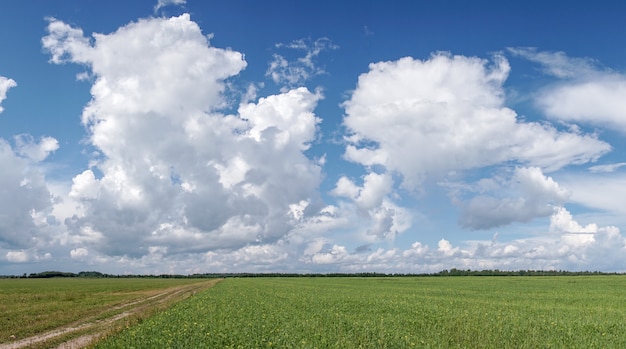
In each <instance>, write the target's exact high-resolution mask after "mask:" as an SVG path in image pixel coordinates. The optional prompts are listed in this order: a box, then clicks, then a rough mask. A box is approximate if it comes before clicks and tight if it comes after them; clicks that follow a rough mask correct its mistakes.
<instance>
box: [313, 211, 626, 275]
mask: <svg viewBox="0 0 626 349" xmlns="http://www.w3.org/2000/svg"><path fill="white" fill-rule="evenodd" d="M550 227H551V228H550V232H549V233H547V234H546V235H545V236H541V237H531V238H526V239H520V240H513V241H508V242H498V241H496V239H495V237H494V239H493V240H491V241H467V242H466V243H464V244H462V245H458V246H454V245H453V244H452V243H451V242H450V241H449V240H446V239H441V240H439V242H438V243H437V246H434V247H431V246H428V245H425V244H423V243H421V242H415V243H413V244H412V245H411V247H410V248H407V249H400V248H391V249H385V248H378V249H376V250H375V251H372V252H368V253H358V252H354V253H350V252H349V251H348V249H347V248H346V247H345V246H343V245H337V244H335V245H332V246H327V247H326V248H325V249H322V250H320V251H318V252H317V253H315V254H312V255H310V256H308V257H306V259H305V262H308V263H310V264H315V265H319V266H320V267H322V268H323V267H324V266H327V265H332V266H333V267H334V268H336V267H337V266H338V267H339V268H340V270H342V271H345V272H361V271H379V272H413V273H419V272H437V271H440V270H444V269H451V268H457V269H473V270H481V269H502V270H527V269H535V270H553V269H554V270H590V269H593V268H594V266H596V265H601V266H602V267H603V270H624V267H623V265H621V264H620V263H621V262H620V258H621V257H620V255H621V254H623V253H624V252H626V239H624V237H623V236H621V234H620V231H619V229H617V228H616V227H613V226H606V227H598V226H597V225H595V224H589V225H587V226H584V227H582V226H581V225H580V224H579V223H578V222H576V221H575V220H573V218H572V216H571V214H570V213H569V212H568V211H567V210H566V209H564V208H562V207H557V208H555V209H554V210H553V214H552V216H551V225H550Z"/></svg>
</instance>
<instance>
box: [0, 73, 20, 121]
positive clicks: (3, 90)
mask: <svg viewBox="0 0 626 349" xmlns="http://www.w3.org/2000/svg"><path fill="white" fill-rule="evenodd" d="M15 86H17V83H16V82H15V80H13V79H9V78H6V77H4V76H0V113H2V112H3V111H4V108H2V101H4V100H5V99H6V98H7V91H8V90H9V89H10V88H11V87H15Z"/></svg>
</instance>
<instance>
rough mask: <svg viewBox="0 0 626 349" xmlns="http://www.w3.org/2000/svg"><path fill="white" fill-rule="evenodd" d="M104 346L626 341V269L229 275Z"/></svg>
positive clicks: (591, 344) (616, 344)
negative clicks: (530, 273)
mask: <svg viewBox="0 0 626 349" xmlns="http://www.w3.org/2000/svg"><path fill="white" fill-rule="evenodd" d="M96 347H97V348H626V277H625V276H573V277H569V276H558V277H421V278H419V277H405V278H400V277H398V278H393V277H390V278H322V277H318V278H232V279H226V280H224V281H222V282H220V283H218V284H217V285H216V286H214V287H212V288H210V289H208V290H206V291H203V292H201V293H198V294H197V295H196V296H194V297H192V298H189V299H187V300H185V301H182V302H180V303H177V304H176V305H174V306H173V307H171V308H169V309H167V310H166V311H163V312H161V313H159V314H157V315H156V316H154V317H151V318H149V319H147V320H145V321H143V322H142V323H141V324H138V325H137V326H132V327H129V328H127V329H126V330H124V331H122V332H121V333H119V334H117V335H113V336H110V337H108V338H106V339H104V340H103V341H102V342H100V343H99V344H98V345H97V346H96Z"/></svg>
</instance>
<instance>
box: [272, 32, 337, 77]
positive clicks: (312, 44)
mask: <svg viewBox="0 0 626 349" xmlns="http://www.w3.org/2000/svg"><path fill="white" fill-rule="evenodd" d="M275 47H276V49H278V50H281V51H282V52H286V53H284V54H278V53H275V54H274V55H273V60H272V61H271V62H270V64H269V67H268V69H267V72H266V73H265V74H266V76H268V77H270V78H271V79H272V81H274V83H276V84H278V85H286V86H288V87H294V86H301V85H302V84H304V83H305V82H306V81H308V80H309V79H311V78H313V77H315V76H316V75H320V74H325V73H326V71H325V70H324V68H323V67H320V66H319V65H318V62H317V58H318V56H319V55H320V53H322V52H324V51H329V50H336V49H338V48H339V46H338V45H336V44H334V43H333V42H332V41H331V40H330V39H328V38H319V39H317V40H315V41H313V40H311V39H299V40H294V41H292V42H290V43H287V44H285V43H278V44H276V45H275ZM289 51H290V52H289ZM293 52H296V53H295V54H293ZM298 53H303V54H304V55H303V56H302V55H299V54H298Z"/></svg>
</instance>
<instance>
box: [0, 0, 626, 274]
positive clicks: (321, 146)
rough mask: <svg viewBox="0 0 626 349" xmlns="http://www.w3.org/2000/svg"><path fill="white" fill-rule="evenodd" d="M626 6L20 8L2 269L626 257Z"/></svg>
mask: <svg viewBox="0 0 626 349" xmlns="http://www.w3.org/2000/svg"><path fill="white" fill-rule="evenodd" d="M624 10H625V9H624V5H622V4H620V3H618V2H609V1H607V2H594V3H592V2H582V1H581V2H559V1H554V2H548V3H545V2H539V1H524V2H521V1H520V2H507V3H496V2H492V1H474V2H467V1H442V2H436V3H431V2H413V1H393V2H383V1H365V2H364V1H344V2H339V3H337V2H331V1H322V2H319V1H318V2H293V1H273V2H270V3H269V4H268V3H262V2H255V1H227V2H226V1H225V2H222V3H219V2H205V1H191V0H190V1H173V0H172V1H160V2H156V1H133V2H131V3H128V2H116V1H113V2H107V3H96V2H84V1H30V2H5V3H2V4H0V47H2V50H1V52H2V54H1V55H0V108H1V109H0V163H1V164H2V171H0V193H1V198H2V201H1V202H0V274H22V273H30V272H37V271H42V270H67V271H80V270H99V271H102V272H108V273H120V274H123V273H182V274H187V273H203V272H362V271H376V272H387V273H394V272H398V273H404V272H435V271H439V270H442V269H450V268H459V269H496V268H497V269H504V270H517V269H566V270H602V271H624V270H625V269H626V268H625V267H624V263H623V257H622V256H624V252H626V237H625V236H624V233H623V232H622V231H623V230H624V229H625V224H626V219H624V217H626V215H625V213H626V212H625V209H624V207H626V205H624V199H623V198H624V197H626V195H624V194H626V193H624V191H625V190H624V189H623V188H626V186H625V184H626V175H625V172H624V171H625V170H626V166H624V164H626V158H624V156H623V155H622V154H623V152H622V150H623V147H624V146H626V145H625V144H624V141H623V139H624V129H626V128H625V127H626V107H624V103H623V100H624V96H626V46H624V38H625V37H626V24H624V21H623V18H622V17H623V15H622V14H623V13H624Z"/></svg>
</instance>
